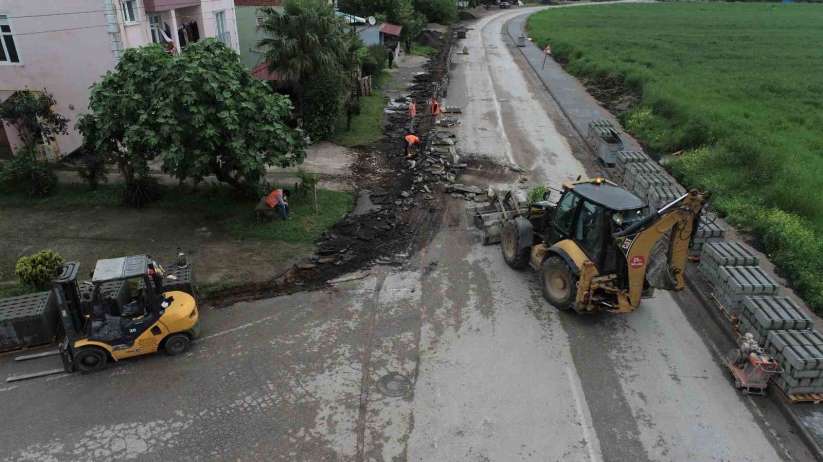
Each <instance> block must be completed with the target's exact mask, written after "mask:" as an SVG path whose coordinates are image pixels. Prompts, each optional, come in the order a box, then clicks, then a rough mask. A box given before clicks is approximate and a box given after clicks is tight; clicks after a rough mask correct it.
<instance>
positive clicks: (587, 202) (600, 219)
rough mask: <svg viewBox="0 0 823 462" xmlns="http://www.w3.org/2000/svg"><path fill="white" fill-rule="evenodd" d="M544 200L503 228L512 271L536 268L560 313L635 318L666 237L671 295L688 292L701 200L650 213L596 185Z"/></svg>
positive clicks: (628, 196)
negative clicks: (686, 275) (658, 248)
mask: <svg viewBox="0 0 823 462" xmlns="http://www.w3.org/2000/svg"><path fill="white" fill-rule="evenodd" d="M543 199H544V200H543V201H538V202H536V203H532V204H530V205H529V207H528V210H527V211H526V213H518V214H516V216H512V217H510V218H509V219H507V220H506V221H505V223H503V226H502V231H501V237H500V240H501V248H502V252H503V258H504V259H505V260H506V263H507V264H508V265H509V266H511V267H512V268H515V269H523V268H525V267H526V266H531V267H532V268H533V269H534V270H536V271H538V272H540V273H541V278H540V280H541V285H542V289H543V296H544V297H545V298H546V300H548V301H549V303H551V304H552V305H554V306H555V307H557V308H558V309H560V310H567V311H572V310H573V311H577V312H581V313H589V312H594V311H599V310H606V311H611V312H616V313H626V312H630V311H633V310H634V309H635V308H637V306H638V305H639V304H640V300H641V298H642V297H643V295H644V294H649V293H650V292H651V290H652V289H653V288H654V286H653V285H651V284H650V283H649V282H648V281H647V270H648V268H649V263H650V257H651V254H652V250H653V248H655V245H656V244H657V243H658V241H661V239H662V238H664V237H666V238H667V239H668V240H669V241H668V243H667V244H668V248H667V262H666V263H667V270H666V271H665V274H666V276H667V277H666V278H665V279H666V280H668V281H669V283H668V284H666V285H667V286H668V287H667V288H672V289H675V290H680V289H682V288H683V287H684V286H685V280H684V278H683V276H684V271H685V267H686V262H687V259H688V251H689V244H690V241H691V237H692V235H693V234H694V231H695V230H696V227H697V223H698V218H699V215H700V211H701V209H702V206H703V202H704V197H703V194H701V193H699V192H697V191H691V192H688V193H686V194H684V195H683V196H681V197H679V198H677V199H676V200H674V201H672V202H671V203H669V204H668V205H666V206H664V207H663V208H661V209H660V210H656V211H649V210H648V206H647V205H646V204H645V203H644V202H643V201H642V200H640V199H639V198H638V197H637V196H635V195H634V194H632V193H630V192H629V191H626V190H625V189H623V188H621V187H620V186H618V185H617V184H615V183H612V182H611V181H608V180H606V179H603V178H595V179H590V180H583V181H575V182H567V183H564V184H563V189H562V191H561V196H560V199H559V200H558V201H557V203H551V202H550V201H549V200H547V199H548V193H547V195H546V196H544V198H543ZM661 242H662V243H664V244H666V242H665V241H661ZM657 285H658V286H659V285H662V284H657Z"/></svg>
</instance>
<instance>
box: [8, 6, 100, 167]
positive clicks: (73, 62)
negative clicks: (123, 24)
mask: <svg viewBox="0 0 823 462" xmlns="http://www.w3.org/2000/svg"><path fill="white" fill-rule="evenodd" d="M102 9H103V2H102V0H72V1H71V2H65V3H64V2H62V1H42V0H37V1H32V0H3V1H2V2H0V13H2V14H5V15H8V16H9V17H10V19H9V21H10V23H11V27H12V31H13V32H14V34H15V35H14V41H15V44H16V46H17V50H18V53H19V54H20V61H21V62H20V63H19V64H0V99H5V98H6V97H8V95H10V94H11V92H13V91H15V90H21V89H25V88H29V89H33V90H42V89H43V88H44V87H45V88H46V89H47V90H48V91H49V92H51V93H52V94H54V96H55V98H56V99H57V107H56V110H57V112H59V113H60V114H62V115H63V116H65V117H67V118H68V119H69V126H70V128H71V133H70V134H69V135H65V136H60V137H59V138H58V140H57V144H58V146H59V148H60V151H61V152H63V153H67V152H71V151H73V150H74V149H76V148H77V147H78V146H80V144H81V141H82V139H81V137H80V136H79V134H78V133H77V132H76V131H75V130H74V124H75V123H76V121H77V117H78V116H79V115H80V114H82V113H83V112H84V111H85V110H86V108H87V106H88V97H89V90H88V89H89V86H91V84H92V83H94V82H95V81H97V80H98V79H99V78H100V76H101V75H103V74H105V73H106V71H108V70H110V69H113V68H114V54H113V53H112V45H111V39H110V38H109V34H108V33H107V32H106V27H105V24H106V18H105V17H104V15H103V13H102V11H101V10H102ZM95 10H96V12H94V13H85V14H70V13H71V12H80V11H95ZM52 13H63V14H60V15H56V16H37V17H28V18H15V16H33V15H46V14H52ZM66 13H68V14H66ZM57 29H74V30H64V31H61V32H58V31H55V30H57ZM49 31H54V32H49ZM6 132H7V133H8V135H9V141H10V142H11V143H12V148H14V147H15V143H16V141H17V136H16V133H14V129H11V128H8V127H7V129H6Z"/></svg>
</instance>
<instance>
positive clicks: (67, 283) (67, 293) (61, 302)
mask: <svg viewBox="0 0 823 462" xmlns="http://www.w3.org/2000/svg"><path fill="white" fill-rule="evenodd" d="M79 271H80V263H79V262H76V261H72V262H68V263H66V264H65V265H63V271H62V272H61V273H60V276H58V277H57V278H56V279H55V280H54V281H53V285H52V292H53V293H54V299H55V302H56V303H57V309H58V310H59V312H60V320H61V325H62V327H63V333H64V335H65V336H66V338H67V339H68V340H69V341H70V342H74V340H76V339H77V338H79V336H80V332H81V331H82V330H83V325H84V323H83V313H82V307H81V302H80V290H79V288H78V286H77V274H78V273H79Z"/></svg>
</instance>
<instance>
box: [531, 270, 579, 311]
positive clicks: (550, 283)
mask: <svg viewBox="0 0 823 462" xmlns="http://www.w3.org/2000/svg"><path fill="white" fill-rule="evenodd" d="M542 270H543V271H542V275H541V276H542V277H541V278H540V279H541V286H542V287H543V298H545V299H546V300H547V301H548V302H549V303H551V304H552V305H554V306H555V307H556V308H557V309H559V310H563V311H570V310H573V309H574V300H575V296H576V295H577V294H576V292H577V290H576V288H577V281H576V278H575V277H574V275H572V272H571V270H570V269H569V267H568V266H566V262H564V261H563V260H562V259H561V258H560V257H557V256H553V257H549V258H547V259H546V260H544V261H543V268H542Z"/></svg>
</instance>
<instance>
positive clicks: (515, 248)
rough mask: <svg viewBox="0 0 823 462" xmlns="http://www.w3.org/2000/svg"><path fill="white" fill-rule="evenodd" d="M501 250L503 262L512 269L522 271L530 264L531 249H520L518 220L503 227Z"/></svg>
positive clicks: (508, 222) (511, 221)
mask: <svg viewBox="0 0 823 462" xmlns="http://www.w3.org/2000/svg"><path fill="white" fill-rule="evenodd" d="M500 248H501V249H502V251H503V260H506V264H508V265H509V266H511V267H512V268H514V269H516V270H522V269H523V268H525V267H526V265H527V264H528V263H529V247H528V246H526V247H525V248H523V249H521V248H520V230H519V229H517V221H516V220H509V221H507V222H506V224H505V225H503V231H502V232H501V233H500Z"/></svg>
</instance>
